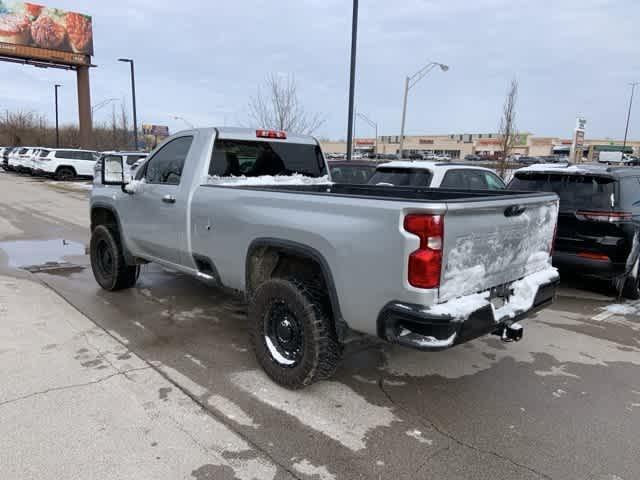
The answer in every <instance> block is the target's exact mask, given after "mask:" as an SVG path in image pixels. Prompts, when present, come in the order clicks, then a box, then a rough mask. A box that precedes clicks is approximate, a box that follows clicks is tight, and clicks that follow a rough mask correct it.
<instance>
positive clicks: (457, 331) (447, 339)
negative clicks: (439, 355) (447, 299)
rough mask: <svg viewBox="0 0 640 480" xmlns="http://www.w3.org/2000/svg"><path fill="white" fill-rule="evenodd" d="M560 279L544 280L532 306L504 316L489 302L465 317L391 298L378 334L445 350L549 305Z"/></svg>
mask: <svg viewBox="0 0 640 480" xmlns="http://www.w3.org/2000/svg"><path fill="white" fill-rule="evenodd" d="M559 283H560V280H559V278H556V279H555V280H552V281H549V282H546V283H543V284H541V285H540V286H539V287H538V289H537V291H536V293H535V296H534V299H533V303H532V306H531V307H530V308H529V309H527V310H519V311H516V312H515V314H514V315H511V316H507V317H502V318H496V316H495V315H496V311H495V310H494V308H493V307H492V306H491V304H490V303H488V302H487V304H486V305H484V306H481V307H480V308H477V309H475V310H473V311H472V312H471V313H470V314H469V315H467V316H466V317H465V318H463V319H460V318H453V317H451V316H448V315H434V314H432V313H429V310H428V309H427V308H425V307H424V306H423V305H416V304H410V303H404V302H389V303H388V304H387V305H386V306H385V307H384V308H383V309H382V311H381V312H380V315H379V316H378V335H379V336H380V337H381V338H383V339H385V340H387V341H389V342H391V343H397V344H399V345H402V346H405V347H409V348H413V349H417V350H423V351H438V350H445V349H447V348H450V347H453V346H455V345H459V344H461V343H465V342H468V341H469V340H473V339H474V338H478V337H481V336H484V335H488V334H490V333H493V332H497V331H500V330H502V329H503V328H504V327H506V326H508V325H511V324H512V323H515V322H517V321H519V320H522V319H524V318H526V317H528V316H529V315H531V314H533V313H535V312H537V311H539V310H541V309H543V308H545V307H547V306H549V305H550V304H551V303H553V299H554V297H555V291H556V287H557V285H558V284H559Z"/></svg>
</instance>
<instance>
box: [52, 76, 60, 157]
mask: <svg viewBox="0 0 640 480" xmlns="http://www.w3.org/2000/svg"><path fill="white" fill-rule="evenodd" d="M60 87H61V85H60V84H58V83H56V84H55V85H54V87H53V89H54V91H55V98H56V148H60V128H59V126H58V88H60Z"/></svg>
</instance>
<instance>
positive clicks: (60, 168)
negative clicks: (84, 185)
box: [56, 165, 76, 174]
mask: <svg viewBox="0 0 640 480" xmlns="http://www.w3.org/2000/svg"><path fill="white" fill-rule="evenodd" d="M63 169H66V170H71V171H72V172H73V173H74V174H75V173H76V169H75V168H73V167H71V166H69V165H60V166H58V168H56V173H58V172H59V171H60V170H63Z"/></svg>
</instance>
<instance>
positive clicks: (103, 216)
mask: <svg viewBox="0 0 640 480" xmlns="http://www.w3.org/2000/svg"><path fill="white" fill-rule="evenodd" d="M98 225H105V226H107V227H109V228H116V229H117V228H118V219H117V218H116V216H115V215H114V213H113V212H112V211H111V210H109V209H108V208H94V209H93V210H91V231H93V229H94V228H96V227H97V226H98Z"/></svg>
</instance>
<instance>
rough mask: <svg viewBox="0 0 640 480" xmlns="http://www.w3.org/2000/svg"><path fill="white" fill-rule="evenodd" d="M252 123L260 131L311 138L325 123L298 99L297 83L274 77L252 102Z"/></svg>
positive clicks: (267, 80) (287, 78) (250, 116)
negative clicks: (276, 131) (294, 134)
mask: <svg viewBox="0 0 640 480" xmlns="http://www.w3.org/2000/svg"><path fill="white" fill-rule="evenodd" d="M249 121H250V123H251V124H253V125H254V126H256V127H259V128H272V129H275V130H285V131H289V132H293V133H299V134H305V135H310V134H312V133H313V132H315V131H316V130H318V128H320V126H321V125H322V124H323V123H324V119H323V118H322V117H321V116H320V114H318V113H310V112H307V111H306V110H305V108H304V107H303V106H302V104H301V103H300V100H299V99H298V92H297V85H296V80H295V78H294V77H293V76H291V75H288V76H286V77H283V76H280V75H276V74H271V75H269V76H268V77H267V78H266V79H265V81H264V85H263V86H262V87H258V92H257V94H256V95H255V96H254V97H251V99H250V100H249Z"/></svg>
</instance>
